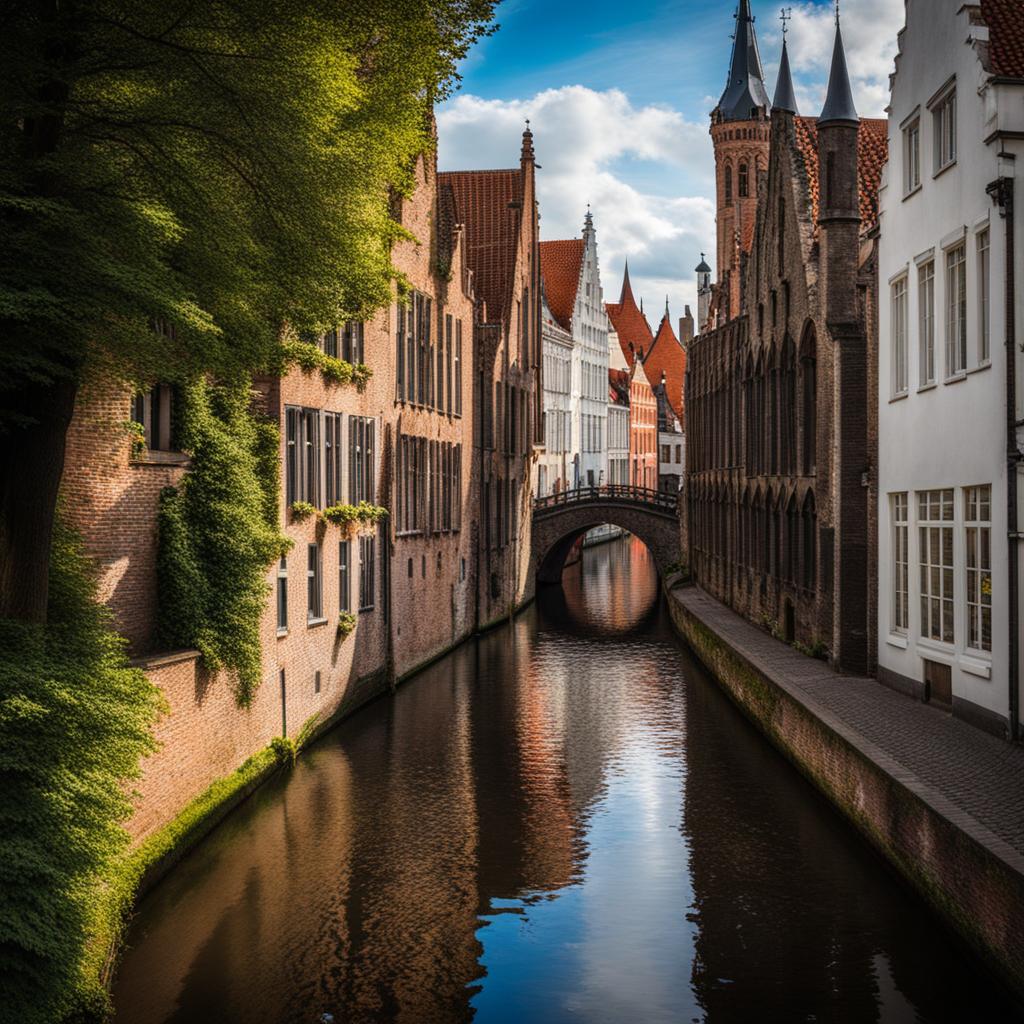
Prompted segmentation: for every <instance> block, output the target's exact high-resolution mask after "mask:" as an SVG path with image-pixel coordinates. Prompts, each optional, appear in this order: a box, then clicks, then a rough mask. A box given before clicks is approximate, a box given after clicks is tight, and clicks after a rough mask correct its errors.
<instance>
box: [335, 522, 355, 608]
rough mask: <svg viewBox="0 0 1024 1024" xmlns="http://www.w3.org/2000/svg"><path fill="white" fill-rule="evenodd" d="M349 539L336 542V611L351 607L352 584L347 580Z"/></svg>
mask: <svg viewBox="0 0 1024 1024" xmlns="http://www.w3.org/2000/svg"><path fill="white" fill-rule="evenodd" d="M350 549H351V541H347V540H343V541H340V542H339V543H338V611H339V612H347V611H349V610H350V608H351V607H352V598H351V594H352V585H351V582H350V580H349V552H350Z"/></svg>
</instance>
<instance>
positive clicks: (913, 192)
mask: <svg viewBox="0 0 1024 1024" xmlns="http://www.w3.org/2000/svg"><path fill="white" fill-rule="evenodd" d="M923 187H924V186H923V185H922V184H921V183H920V182H918V183H917V184H916V185H915V186H914V187H913V188H912V189H911V190H910V191H909V192H904V193H903V202H906V201H907V200H908V199H910V198H912V197H913V196H916V195H917V193H918V192H920V191H921V189H922V188H923Z"/></svg>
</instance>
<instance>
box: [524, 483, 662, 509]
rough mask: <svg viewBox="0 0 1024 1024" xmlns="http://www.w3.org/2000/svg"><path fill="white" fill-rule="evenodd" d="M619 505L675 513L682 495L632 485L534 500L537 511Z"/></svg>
mask: <svg viewBox="0 0 1024 1024" xmlns="http://www.w3.org/2000/svg"><path fill="white" fill-rule="evenodd" d="M596 502H615V503H624V504H629V505H646V506H648V507H650V508H656V509H658V510H659V511H661V512H671V513H675V511H676V508H677V506H678V502H679V495H678V494H676V493H674V492H668V491H656V490H654V489H653V488H651V487H634V486H633V485H632V484H602V485H601V486H599V487H575V488H573V489H572V490H568V491H559V493H558V494H546V495H545V496H544V497H543V498H534V501H533V511H534V513H538V512H552V511H554V510H555V509H559V508H565V507H567V506H570V505H581V504H592V503H596Z"/></svg>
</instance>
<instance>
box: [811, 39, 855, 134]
mask: <svg viewBox="0 0 1024 1024" xmlns="http://www.w3.org/2000/svg"><path fill="white" fill-rule="evenodd" d="M859 120H860V118H859V117H858V116H857V108H856V107H855V106H854V105H853V90H852V89H851V88H850V74H849V72H848V71H847V70H846V50H845V49H844V48H843V33H842V30H841V29H840V28H839V23H838V22H836V42H835V46H834V47H833V48H832V68H831V70H830V71H829V75H828V94H827V95H826V96H825V106H823V107H822V108H821V113H820V114H819V115H818V127H819V128H820V127H821V126H822V125H823V124H830V123H832V122H835V121H853V122H856V121H859Z"/></svg>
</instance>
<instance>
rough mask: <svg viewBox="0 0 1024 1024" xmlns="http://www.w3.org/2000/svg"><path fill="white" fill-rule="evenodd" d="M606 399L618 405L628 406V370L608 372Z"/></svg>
mask: <svg viewBox="0 0 1024 1024" xmlns="http://www.w3.org/2000/svg"><path fill="white" fill-rule="evenodd" d="M608 397H609V398H611V400H612V401H613V402H617V403H618V404H619V405H629V370H614V369H609V370H608Z"/></svg>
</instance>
